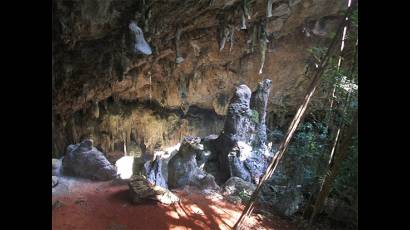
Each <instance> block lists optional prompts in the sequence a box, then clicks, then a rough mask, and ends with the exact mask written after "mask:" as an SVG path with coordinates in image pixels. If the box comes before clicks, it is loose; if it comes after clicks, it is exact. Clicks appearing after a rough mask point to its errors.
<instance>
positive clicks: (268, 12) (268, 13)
mask: <svg viewBox="0 0 410 230" xmlns="http://www.w3.org/2000/svg"><path fill="white" fill-rule="evenodd" d="M272 4H273V0H268V5H267V6H266V17H268V18H270V17H272Z"/></svg>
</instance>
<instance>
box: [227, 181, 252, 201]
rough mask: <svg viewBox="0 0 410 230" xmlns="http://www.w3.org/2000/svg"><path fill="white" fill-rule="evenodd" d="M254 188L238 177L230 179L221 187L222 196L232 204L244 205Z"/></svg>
mask: <svg viewBox="0 0 410 230" xmlns="http://www.w3.org/2000/svg"><path fill="white" fill-rule="evenodd" d="M255 189H256V186H255V185H254V184H252V183H251V182H247V181H244V180H243V179H241V178H239V177H231V178H229V180H227V181H226V182H225V184H224V185H223V186H222V194H223V195H224V196H225V197H226V199H227V200H228V201H229V202H231V203H234V204H240V203H245V202H247V201H248V200H249V198H250V196H251V195H252V193H253V191H255Z"/></svg>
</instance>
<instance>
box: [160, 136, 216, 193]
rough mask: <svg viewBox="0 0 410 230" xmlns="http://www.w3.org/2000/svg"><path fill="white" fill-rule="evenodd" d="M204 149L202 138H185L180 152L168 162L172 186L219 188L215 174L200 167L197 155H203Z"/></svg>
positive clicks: (169, 182) (169, 178) (169, 179)
mask: <svg viewBox="0 0 410 230" xmlns="http://www.w3.org/2000/svg"><path fill="white" fill-rule="evenodd" d="M202 151H204V146H203V145H202V144H201V138H199V137H185V138H184V140H183V141H182V143H181V147H180V149H179V151H178V153H177V154H176V155H175V156H174V157H173V158H172V159H171V160H170V161H169V163H168V184H169V186H170V187H171V188H180V187H184V186H186V185H192V186H196V187H198V188H200V189H219V186H218V185H217V184H216V183H215V178H214V176H212V175H211V174H208V173H206V172H205V171H203V170H202V169H200V168H199V167H198V164H197V161H196V156H197V155H201V154H202V153H201V152H202Z"/></svg>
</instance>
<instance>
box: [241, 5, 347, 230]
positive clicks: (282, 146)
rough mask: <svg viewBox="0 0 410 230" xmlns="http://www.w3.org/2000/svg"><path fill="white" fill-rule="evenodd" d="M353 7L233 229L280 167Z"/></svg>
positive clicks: (252, 206)
mask: <svg viewBox="0 0 410 230" xmlns="http://www.w3.org/2000/svg"><path fill="white" fill-rule="evenodd" d="M352 9H353V7H350V8H348V10H347V11H346V15H345V17H343V19H342V22H341V24H340V25H339V28H338V30H337V32H336V35H335V37H334V38H333V40H332V42H331V43H330V45H329V48H328V49H327V52H326V54H325V55H324V57H323V58H322V59H321V63H320V65H319V67H318V68H317V70H316V72H315V75H314V77H313V80H312V82H311V84H310V86H309V88H308V90H307V93H306V95H305V97H304V99H303V102H302V104H301V106H300V107H299V109H298V111H297V112H296V114H295V117H294V118H293V120H292V122H291V124H290V126H289V128H288V130H287V132H286V135H285V138H284V139H283V140H282V142H281V144H280V146H279V149H278V151H277V152H276V154H275V157H274V158H273V159H272V161H271V163H270V164H269V166H268V168H267V169H266V172H265V174H264V175H263V176H262V178H261V179H260V180H259V183H258V185H257V186H256V189H255V191H254V192H253V193H252V196H251V198H250V200H249V203H248V204H247V205H246V207H245V209H244V211H243V212H242V214H241V216H240V217H239V220H238V221H237V222H236V223H235V225H234V226H233V229H235V230H240V229H241V226H242V223H243V221H244V220H245V218H246V217H248V216H249V215H250V214H251V213H252V211H253V209H254V204H255V201H256V199H257V197H258V194H259V192H260V190H261V188H262V185H263V183H264V182H265V181H266V180H267V179H268V178H269V177H271V176H272V174H273V172H274V171H275V169H276V167H277V166H278V164H279V162H280V160H281V159H282V157H283V155H284V153H285V151H286V149H287V147H288V145H289V142H290V140H291V139H292V137H293V134H294V133H295V131H296V128H297V127H298V125H299V123H300V121H301V120H302V117H303V115H304V114H305V111H306V108H307V106H308V104H309V102H310V100H311V98H312V96H313V94H314V92H315V91H316V88H317V86H318V85H319V83H320V78H321V76H322V74H323V71H324V69H325V67H326V66H327V63H328V60H329V57H330V56H331V54H332V52H333V50H334V48H335V46H336V44H337V41H338V40H339V39H338V38H339V36H340V35H341V32H342V30H343V28H344V26H345V24H346V20H345V18H347V17H348V16H349V15H350V14H351V12H352Z"/></svg>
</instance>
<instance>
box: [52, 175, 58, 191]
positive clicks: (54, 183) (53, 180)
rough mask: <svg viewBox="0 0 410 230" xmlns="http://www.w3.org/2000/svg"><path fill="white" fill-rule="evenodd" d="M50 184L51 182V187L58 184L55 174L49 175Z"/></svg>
mask: <svg viewBox="0 0 410 230" xmlns="http://www.w3.org/2000/svg"><path fill="white" fill-rule="evenodd" d="M51 184H52V186H51V187H52V188H54V187H55V186H57V184H58V177H57V176H51Z"/></svg>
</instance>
